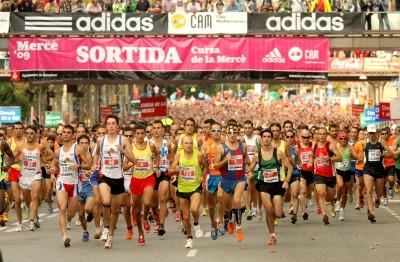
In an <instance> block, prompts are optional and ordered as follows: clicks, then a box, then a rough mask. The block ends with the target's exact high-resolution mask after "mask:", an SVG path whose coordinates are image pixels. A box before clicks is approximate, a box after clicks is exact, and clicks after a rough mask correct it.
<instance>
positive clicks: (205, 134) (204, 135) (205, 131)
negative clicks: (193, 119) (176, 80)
mask: <svg viewBox="0 0 400 262" xmlns="http://www.w3.org/2000/svg"><path fill="white" fill-rule="evenodd" d="M214 122H215V121H214V119H210V118H209V119H206V120H204V122H203V126H202V128H198V129H197V133H198V134H199V137H200V139H201V140H202V141H204V142H207V140H208V138H209V137H210V130H211V125H212V124H213V123H214ZM206 180H207V176H203V192H202V194H201V204H202V207H203V212H202V213H201V215H202V216H208V215H209V213H208V201H207V186H206V183H207V181H206Z"/></svg>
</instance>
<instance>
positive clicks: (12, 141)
mask: <svg viewBox="0 0 400 262" xmlns="http://www.w3.org/2000/svg"><path fill="white" fill-rule="evenodd" d="M15 148H17V142H15V139H14V137H12V138H11V145H10V149H11V151H12V152H13V153H14V151H15ZM11 167H12V168H14V169H16V170H21V166H20V165H19V164H13V165H12V166H11Z"/></svg>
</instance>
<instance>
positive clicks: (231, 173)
mask: <svg viewBox="0 0 400 262" xmlns="http://www.w3.org/2000/svg"><path fill="white" fill-rule="evenodd" d="M227 133H228V135H227V140H226V141H225V143H223V144H220V145H219V146H218V149H217V156H216V159H215V164H214V168H215V169H220V170H221V175H222V180H221V188H222V199H223V202H222V204H223V206H224V211H225V215H224V226H225V227H227V228H228V233H229V234H233V233H234V232H235V223H236V240H237V241H239V242H241V241H243V239H244V234H243V229H242V202H241V201H242V197H243V192H244V188H245V186H246V176H245V172H246V169H245V167H246V165H248V164H249V159H248V157H247V147H246V145H245V144H243V143H241V142H239V141H238V134H239V128H238V126H237V124H236V121H234V120H233V121H232V120H229V121H228V126H227Z"/></svg>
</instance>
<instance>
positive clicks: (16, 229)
mask: <svg viewBox="0 0 400 262" xmlns="http://www.w3.org/2000/svg"><path fill="white" fill-rule="evenodd" d="M15 231H16V232H22V231H24V227H23V225H22V224H19V225H17V227H16V228H15Z"/></svg>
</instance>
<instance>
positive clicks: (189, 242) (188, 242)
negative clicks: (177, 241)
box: [185, 238, 193, 248]
mask: <svg viewBox="0 0 400 262" xmlns="http://www.w3.org/2000/svg"><path fill="white" fill-rule="evenodd" d="M185 248H193V238H188V239H186V245H185Z"/></svg>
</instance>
